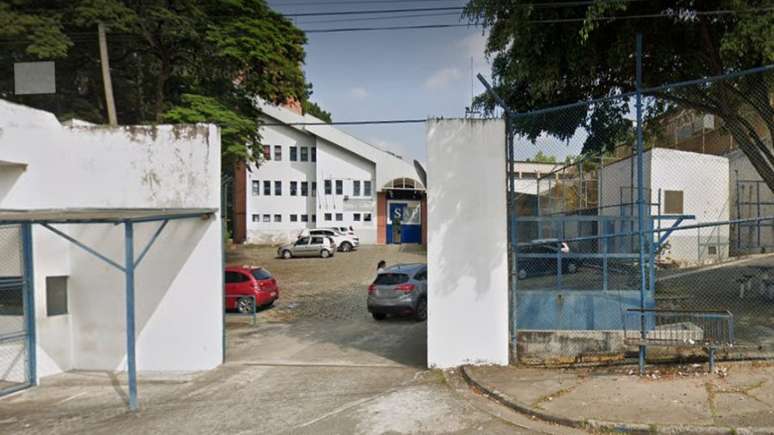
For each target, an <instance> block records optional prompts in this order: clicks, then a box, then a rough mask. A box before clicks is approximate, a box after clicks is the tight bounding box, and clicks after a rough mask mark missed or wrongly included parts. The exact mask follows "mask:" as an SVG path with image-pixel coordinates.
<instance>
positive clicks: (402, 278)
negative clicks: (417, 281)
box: [374, 273, 409, 285]
mask: <svg viewBox="0 0 774 435" xmlns="http://www.w3.org/2000/svg"><path fill="white" fill-rule="evenodd" d="M408 280H409V276H408V275H406V274H405V273H380V274H379V275H377V277H376V280H375V281H374V284H376V285H395V284H403V283H404V282H406V281H408Z"/></svg>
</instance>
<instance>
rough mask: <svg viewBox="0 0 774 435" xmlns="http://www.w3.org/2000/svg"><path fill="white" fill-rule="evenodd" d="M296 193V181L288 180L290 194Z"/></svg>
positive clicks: (294, 194)
mask: <svg viewBox="0 0 774 435" xmlns="http://www.w3.org/2000/svg"><path fill="white" fill-rule="evenodd" d="M297 193H298V182H296V181H291V182H290V196H296V194H297Z"/></svg>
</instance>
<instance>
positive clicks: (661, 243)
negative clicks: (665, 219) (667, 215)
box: [653, 217, 683, 254]
mask: <svg viewBox="0 0 774 435" xmlns="http://www.w3.org/2000/svg"><path fill="white" fill-rule="evenodd" d="M682 222H683V218H682V217H679V218H677V220H676V221H674V222H672V226H671V227H669V228H667V229H666V230H665V231H664V234H662V235H661V237H659V239H658V242H657V245H656V246H655V247H654V249H653V253H654V254H655V253H656V252H658V251H659V249H661V247H662V246H664V243H666V241H667V239H668V238H669V236H671V235H672V233H673V232H674V231H675V230H676V229H677V228H678V227H679V226H680V224H681V223H682ZM661 231H662V230H661V228H659V232H661Z"/></svg>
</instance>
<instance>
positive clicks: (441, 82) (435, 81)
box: [425, 68, 462, 89]
mask: <svg viewBox="0 0 774 435" xmlns="http://www.w3.org/2000/svg"><path fill="white" fill-rule="evenodd" d="M460 78H462V73H461V72H460V70H459V69H458V68H443V69H440V70H438V71H436V72H434V73H433V75H431V76H430V77H428V79H427V80H425V88H427V89H444V88H446V87H447V86H449V84H450V83H451V82H453V81H455V80H459V79H460Z"/></svg>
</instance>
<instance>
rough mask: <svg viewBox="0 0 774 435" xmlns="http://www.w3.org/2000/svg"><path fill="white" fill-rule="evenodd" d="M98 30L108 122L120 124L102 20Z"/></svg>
mask: <svg viewBox="0 0 774 435" xmlns="http://www.w3.org/2000/svg"><path fill="white" fill-rule="evenodd" d="M97 30H98V32H99V58H100V64H101V66H102V83H103V85H104V86H105V105H107V111H108V123H109V124H110V125H113V126H115V125H118V118H117V117H116V102H115V100H114V99H113V82H112V80H111V79H110V61H109V60H108V49H107V37H106V36H105V25H104V24H103V23H101V22H100V23H99V24H98V25H97Z"/></svg>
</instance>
